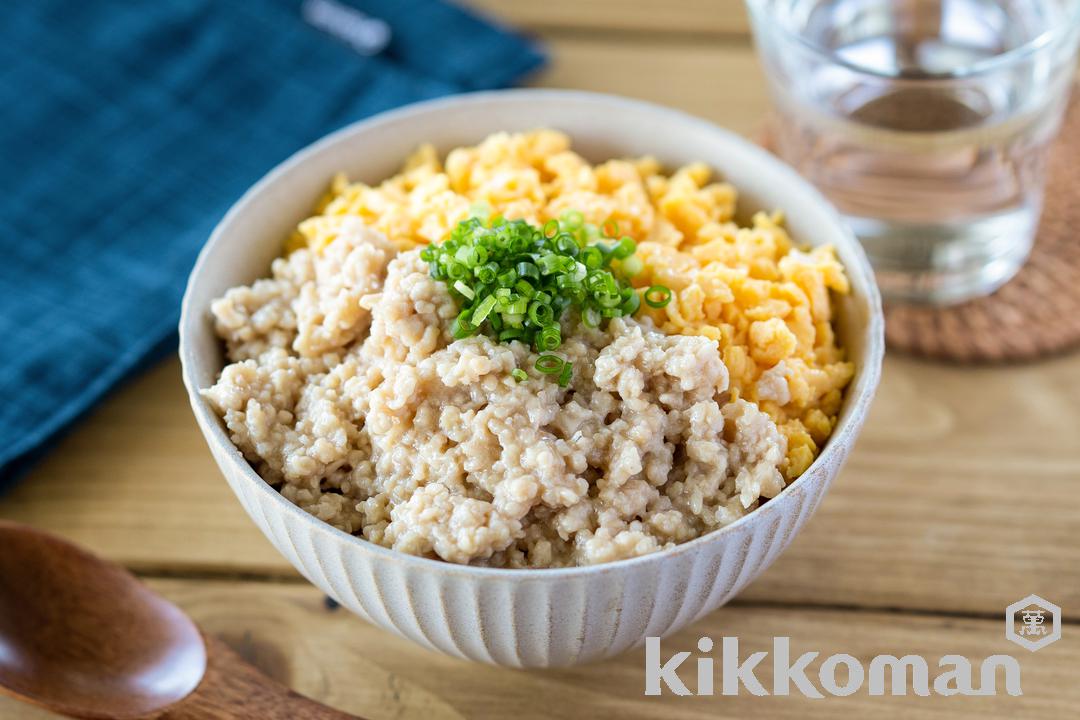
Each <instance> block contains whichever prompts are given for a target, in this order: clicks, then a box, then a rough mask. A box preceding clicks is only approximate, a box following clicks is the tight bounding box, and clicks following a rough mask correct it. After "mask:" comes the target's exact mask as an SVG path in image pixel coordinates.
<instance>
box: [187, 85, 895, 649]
mask: <svg viewBox="0 0 1080 720" xmlns="http://www.w3.org/2000/svg"><path fill="white" fill-rule="evenodd" d="M542 126H543V127H552V128H557V129H560V130H563V131H566V132H567V133H569V134H570V136H571V137H572V139H573V143H574V149H575V150H577V151H578V152H580V153H582V154H583V155H585V156H586V157H587V158H589V159H590V160H592V161H600V160H605V159H608V158H612V157H625V156H635V155H643V154H652V155H655V156H656V157H658V158H659V159H660V160H661V161H662V162H663V163H665V165H668V166H674V165H678V164H680V163H685V162H689V161H692V160H702V161H704V162H706V163H708V164H709V165H710V166H712V167H713V168H716V169H717V170H718V171H719V172H720V174H721V175H722V176H723V177H725V178H726V179H727V180H729V181H731V182H732V183H734V185H735V186H736V187H737V188H738V189H739V191H740V211H741V212H742V211H748V210H754V209H772V208H780V209H782V210H784V211H785V212H786V213H787V217H788V225H789V228H790V230H791V233H792V235H793V236H794V237H795V238H796V240H798V241H801V242H805V243H810V244H813V245H820V244H824V243H832V244H833V245H834V246H835V247H836V249H837V252H838V253H839V256H840V259H841V261H842V262H843V264H844V266H845V267H846V268H847V272H848V276H849V277H850V279H851V286H852V293H851V295H850V297H848V298H845V299H844V300H843V301H842V302H841V303H840V305H839V308H838V311H839V328H840V333H839V337H840V339H841V341H842V342H843V344H844V346H845V347H847V348H848V350H849V351H850V354H851V358H852V359H853V360H854V362H855V365H856V372H855V378H854V381H853V382H852V383H851V386H850V388H849V389H848V391H847V397H846V401H845V403H844V408H843V411H842V413H841V416H840V420H839V423H838V424H837V426H836V430H835V432H834V433H833V436H832V438H831V439H830V440H829V442H828V444H827V445H826V446H825V448H824V450H823V452H822V453H821V455H820V457H818V459H817V461H816V462H814V464H813V465H812V466H811V467H810V469H809V470H807V471H806V473H804V474H803V476H802V477H800V478H799V479H798V480H797V481H796V482H795V483H793V484H792V485H791V486H789V487H788V488H786V489H785V490H784V491H783V492H782V493H781V494H780V495H779V496H777V497H776V498H773V499H772V500H770V501H769V502H768V503H766V504H765V505H764V506H763V507H761V508H760V509H758V510H756V511H755V512H753V513H751V514H749V515H748V516H746V517H744V518H742V519H740V520H738V521H737V522H735V523H733V524H732V525H730V526H728V527H725V528H723V529H721V530H718V531H716V532H713V533H710V534H708V535H705V536H703V537H700V538H697V539H695V540H693V541H691V542H688V543H685V544H683V545H679V546H678V547H675V548H673V549H670V550H665V551H662V552H658V553H655V554H652V555H647V556H644V557H640V558H635V559H631V560H622V561H619V562H613V563H610V564H606V565H598V566H593V567H580V568H567V569H554V570H499V569H487V568H478V567H463V566H460V565H453V564H450V563H444V562H439V561H435V560H427V559H424V558H419V557H413V556H410V555H405V554H402V553H397V552H394V551H392V550H388V549H386V548H383V547H380V546H378V545H374V544H372V543H368V542H366V541H364V540H361V539H359V538H355V537H352V536H350V535H348V534H346V533H344V532H341V531H340V530H337V529H335V528H333V527H331V526H330V525H327V524H326V523H324V522H322V521H320V520H317V519H315V518H314V517H312V516H310V515H308V514H306V513H305V512H303V511H302V510H300V509H299V508H298V507H296V506H295V505H292V504H291V503H289V502H288V501H287V500H285V498H283V497H282V496H281V495H280V494H278V493H277V492H276V491H275V490H274V489H273V488H271V487H270V486H269V485H267V484H266V483H265V482H263V480H262V479H261V478H260V477H259V476H258V475H257V474H256V473H255V472H254V471H253V470H252V469H251V467H250V466H249V465H248V463H247V462H245V460H244V458H243V456H242V455H241V454H240V452H239V451H238V450H237V449H236V448H235V447H234V446H233V444H232V442H231V441H230V440H229V436H228V435H227V434H226V432H225V430H224V427H223V425H222V423H221V422H220V421H219V419H218V418H217V416H216V415H215V414H214V412H213V411H212V410H211V408H210V407H209V405H208V404H207V403H206V402H205V401H204V400H203V399H202V398H201V397H200V396H199V393H198V391H199V389H200V388H206V387H208V386H210V385H211V384H213V382H214V380H215V379H216V377H217V375H218V373H219V372H220V370H221V368H222V348H221V345H220V343H219V342H218V340H217V339H216V337H215V336H214V332H213V328H212V326H211V321H210V317H209V306H210V303H211V301H212V300H213V299H214V298H217V297H219V296H221V295H222V293H224V292H225V290H227V289H228V288H230V287H233V286H235V285H239V284H242V283H249V282H251V281H253V280H255V279H256V278H259V277H263V276H265V275H267V274H268V272H269V268H270V262H271V260H272V259H273V258H274V257H275V256H276V255H277V254H278V253H279V251H280V248H281V243H282V240H283V238H284V237H285V236H286V234H287V233H288V231H289V229H290V228H292V227H293V226H294V225H295V224H296V223H297V222H298V221H299V220H301V219H303V218H304V217H307V216H308V215H309V214H310V210H311V207H312V205H313V204H314V202H315V200H316V199H317V198H318V197H319V196H320V195H321V194H322V193H323V192H324V191H325V188H326V185H327V183H328V181H329V179H330V177H331V176H332V175H333V174H334V173H335V172H337V171H340V170H344V171H345V172H347V173H348V175H349V177H350V178H355V179H361V180H364V181H367V182H376V181H379V180H380V179H382V178H385V177H387V176H389V175H392V174H393V173H394V172H395V171H396V169H397V167H398V166H399V164H400V163H401V162H402V160H403V159H404V158H405V156H406V155H407V154H408V153H409V152H410V151H411V150H412V149H414V147H415V146H417V145H418V144H419V143H421V142H433V143H434V144H435V145H436V147H437V148H438V149H439V150H440V151H443V152H445V151H446V150H448V149H450V148H453V147H455V146H458V145H463V144H473V143H475V142H477V141H479V140H481V139H482V138H484V137H485V136H486V135H488V134H490V133H492V132H496V131H500V130H508V131H513V130H527V129H532V128H536V127H542ZM882 327H883V321H882V315H881V307H880V300H879V297H878V291H877V288H876V286H875V285H874V279H873V274H872V273H871V270H870V267H869V265H868V264H867V261H866V258H865V256H864V255H863V253H862V250H861V249H860V248H859V246H858V244H857V243H856V241H855V240H854V238H853V237H852V235H851V234H850V232H849V231H848V230H847V229H846V227H845V226H844V224H843V223H842V221H841V220H840V218H839V217H838V216H837V214H836V212H835V211H834V210H833V209H832V207H831V206H830V205H829V204H828V203H827V202H826V201H825V200H824V199H823V198H822V197H821V196H820V195H819V194H818V193H817V192H816V191H815V190H814V189H813V188H812V187H810V186H809V185H808V184H807V183H806V182H804V181H803V180H802V179H800V178H799V176H798V175H797V174H796V173H795V172H794V171H793V170H791V169H790V168H789V167H787V166H786V165H784V164H782V163H781V162H780V161H779V160H777V159H775V158H774V157H773V156H772V155H770V154H768V153H767V152H765V151H763V150H761V149H759V148H758V147H756V146H755V145H754V144H752V143H750V142H748V141H747V140H744V139H742V138H740V137H738V136H737V135H734V134H732V133H730V132H727V131H725V130H722V129H720V128H718V127H716V126H715V125H712V124H710V123H708V122H706V121H704V120H700V119H698V118H694V117H691V116H689V115H686V114H683V113H681V112H677V111H674V110H669V109H665V108H662V107H658V106H656V105H651V104H647V103H643V102H637V101H632V100H627V99H623V98H618V97H612V96H606V95H596V94H591V93H583V92H571V91H557V90H515V91H505V92H492V93H479V94H473V95H462V96H458V97H452V98H448V99H444V100H436V101H431V102H425V103H421V104H418V105H411V106H409V107H406V108H403V109H400V110H396V111H393V112H389V113H384V114H382V115H379V116H376V117H374V118H372V119H369V120H366V121H364V122H360V123H357V124H355V125H351V126H349V127H347V128H345V129H343V130H341V131H339V132H336V133H334V134H333V135H330V136H329V137H327V138H325V139H324V140H321V141H320V142H317V143H315V144H314V145H312V146H311V147H309V148H307V149H306V150H303V151H301V152H299V153H297V154H296V155H294V156H293V157H292V158H290V159H289V160H288V161H286V162H285V163H283V164H282V165H280V166H279V167H277V168H276V169H274V170H273V172H271V173H270V174H269V175H267V176H266V177H265V178H263V180H261V181H260V182H259V183H258V184H257V185H255V186H254V187H253V188H252V189H251V190H250V191H248V193H247V194H245V195H244V197H243V198H241V199H240V201H239V202H238V203H237V204H236V205H235V206H234V207H233V208H232V210H230V211H229V213H228V215H226V216H225V218H224V220H222V221H221V224H220V225H218V227H217V229H216V230H215V231H214V234H213V235H212V237H211V238H210V241H209V242H208V243H207V245H206V247H205V248H204V249H203V251H202V254H201V255H200V256H199V260H198V263H197V264H196V266H195V269H194V270H193V271H192V274H191V279H190V282H189V284H188V288H187V293H186V295H185V297H184V306H183V316H182V318H181V321H180V357H181V360H182V362H183V372H184V383H185V385H186V386H187V389H188V393H189V395H190V398H191V405H192V407H193V409H194V411H195V417H196V419H197V420H198V423H199V427H200V428H201V429H202V432H203V434H204V435H205V436H206V440H207V442H208V443H209V445H210V450H211V451H212V452H213V454H214V458H215V459H216V460H217V463H218V465H219V466H220V468H221V471H222V472H223V473H224V475H225V478H226V479H227V480H228V482H229V485H230V486H231V487H232V489H233V492H235V493H236V496H237V497H238V498H239V499H240V502H241V503H242V504H243V506H244V509H245V510H247V512H248V515H250V516H251V519H252V520H254V521H255V524H256V525H258V526H259V528H260V529H261V530H262V531H263V533H264V534H265V535H266V537H268V538H269V539H270V541H271V542H272V543H273V544H274V546H275V547H276V548H277V549H278V550H279V551H280V552H281V554H282V555H284V556H285V557H286V558H287V559H288V560H289V562H291V563H292V564H293V565H295V566H296V568H297V569H298V570H299V571H300V572H301V573H303V574H304V576H305V577H306V578H308V579H309V580H310V581H311V582H313V583H314V584H315V585H317V586H318V587H319V588H320V589H322V590H323V591H324V592H326V593H327V594H328V595H330V596H331V597H333V598H334V599H335V600H337V601H338V602H339V603H341V604H342V605H344V606H345V607H347V608H349V609H350V610H352V611H353V612H355V613H357V614H358V615H360V616H361V617H363V618H365V619H366V620H368V621H370V622H373V623H375V624H377V625H381V626H382V627H384V628H387V629H389V630H392V631H394V632H396V633H398V634H400V635H402V636H404V637H407V638H410V639H412V640H414V641H416V642H418V643H420V644H422V645H425V646H427V647H430V648H434V649H437V650H441V651H443V652H446V653H450V654H452V655H457V656H461V657H466V658H471V659H474V660H481V661H485V662H492V663H498V664H500V665H511V666H518V667H546V666H561V665H571V664H574V663H580V662H587V661H591V660H597V659H600V658H605V657H609V656H612V655H615V654H617V653H620V652H622V651H624V650H627V649H629V648H632V647H634V646H636V645H638V644H640V643H642V642H643V641H644V639H645V637H646V636H653V635H659V636H662V635H664V634H666V633H670V632H674V631H675V630H677V629H679V628H681V627H683V626H684V625H686V624H687V623H690V622H692V621H694V620H695V619H697V618H699V617H701V616H702V615H704V614H705V613H708V612H710V611H711V610H714V609H715V608H717V607H719V606H720V605H723V604H724V603H725V602H727V601H728V600H729V599H731V598H732V597H733V596H734V595H735V594H736V593H738V592H739V590H741V589H742V588H743V587H744V586H745V585H746V584H747V583H749V582H750V581H751V580H753V579H754V578H755V577H757V575H758V574H759V573H761V571H762V570H764V569H765V568H767V567H768V566H769V565H770V564H771V563H772V562H773V560H775V559H776V557H777V555H779V554H780V552H781V551H783V550H784V548H785V547H787V545H788V543H790V542H791V539H792V538H793V537H795V534H796V533H797V532H798V531H799V529H800V528H801V527H802V525H803V523H804V522H806V519H807V518H809V517H810V515H811V514H812V513H813V512H814V509H815V508H816V507H817V505H818V503H819V502H821V499H822V497H823V496H824V495H825V490H826V489H827V488H828V486H829V482H830V481H831V480H832V478H833V477H834V476H835V475H836V473H837V472H838V471H839V469H840V467H841V465H842V464H843V463H844V460H845V458H846V457H847V455H848V452H849V451H850V450H851V447H852V445H853V443H854V442H855V437H856V435H857V434H858V432H859V428H860V427H861V425H862V423H863V419H864V418H865V415H866V411H867V407H868V406H869V404H870V400H871V397H872V396H873V394H874V390H875V387H876V386H877V382H878V375H879V371H880V365H881V357H882V348H883V339H882Z"/></svg>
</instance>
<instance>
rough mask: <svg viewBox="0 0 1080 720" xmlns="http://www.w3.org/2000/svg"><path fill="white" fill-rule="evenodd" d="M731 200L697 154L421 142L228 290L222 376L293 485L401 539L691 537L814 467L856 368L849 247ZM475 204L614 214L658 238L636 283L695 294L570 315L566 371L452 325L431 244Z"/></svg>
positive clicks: (319, 503)
mask: <svg viewBox="0 0 1080 720" xmlns="http://www.w3.org/2000/svg"><path fill="white" fill-rule="evenodd" d="M734 202H735V193H734V190H733V189H732V188H731V187H730V186H727V185H723V184H717V183H713V184H708V183H707V173H706V172H704V171H703V169H702V168H699V167H698V166H690V167H689V168H684V169H683V170H680V171H679V172H678V173H676V174H675V175H673V176H671V177H665V176H663V175H660V174H659V169H658V167H657V165H656V163H655V162H653V161H651V160H649V159H645V160H640V161H635V162H627V161H611V162H608V163H605V164H603V165H600V166H596V167H592V166H590V165H589V164H588V163H586V162H585V161H584V160H582V159H581V158H580V157H578V156H577V155H576V154H574V153H573V152H571V151H570V150H569V146H568V141H567V140H566V138H565V136H563V135H561V134H559V133H555V132H551V131H538V132H535V133H527V134H523V135H513V136H511V135H496V136H492V137H491V138H489V139H488V140H486V141H485V142H484V143H482V144H481V145H480V146H478V147H476V148H462V149H459V150H455V151H453V152H452V153H451V154H450V155H449V157H448V158H447V161H446V166H445V168H444V167H443V166H442V165H440V164H439V163H438V160H437V158H436V156H435V154H434V152H433V151H432V150H430V149H423V150H421V151H420V152H418V153H417V155H415V156H414V157H413V158H412V159H411V160H410V161H409V163H408V166H407V168H406V170H405V171H404V172H403V174H402V175H399V176H396V177H394V178H391V179H390V180H388V181H387V182H385V183H383V184H382V185H380V186H378V187H368V186H364V185H360V184H353V185H350V184H348V183H347V182H345V181H344V179H341V178H339V179H337V180H335V183H334V185H333V188H332V191H331V194H330V196H329V197H328V198H327V199H326V200H325V201H324V202H323V203H322V204H321V206H320V208H319V214H318V215H316V216H315V217H313V218H311V219H309V220H307V221H305V222H304V223H302V224H301V225H300V229H299V232H298V234H297V235H296V236H295V237H294V238H293V240H292V241H291V248H290V249H291V250H292V252H290V254H288V255H287V256H286V257H283V258H280V259H278V260H277V261H275V263H274V266H273V273H272V277H271V278H268V279H263V280H259V281H257V282H255V283H254V284H253V285H252V286H251V287H240V288H234V289H233V290H230V291H229V292H228V293H227V294H226V295H225V297H224V298H222V299H221V300H218V301H217V302H216V303H214V305H213V314H214V318H215V324H216V329H217V332H218V334H219V335H220V336H221V337H222V338H223V339H224V340H225V342H226V349H227V356H228V360H229V361H230V363H231V364H230V365H228V366H227V367H226V368H225V369H224V370H223V372H222V375H221V377H220V379H219V381H218V382H217V384H216V385H214V386H213V387H212V388H210V389H208V390H206V391H204V393H205V395H206V397H207V398H208V399H209V400H210V402H211V403H212V405H213V406H214V408H215V409H216V410H217V411H218V412H219V413H220V414H221V415H222V417H223V418H224V420H225V423H226V425H227V427H228V430H229V432H230V434H231V435H232V438H233V440H234V442H235V443H236V444H237V446H238V447H239V448H240V449H241V450H242V451H243V452H244V454H245V456H246V457H247V458H248V460H249V461H250V462H251V463H252V465H253V466H254V467H255V468H256V470H257V471H258V472H259V473H260V474H261V475H262V476H263V477H264V478H265V479H266V480H267V481H268V482H270V483H271V484H273V485H274V486H275V487H278V488H279V489H280V491H281V492H282V494H283V495H285V497H287V498H288V499H289V500H291V501H292V502H294V503H296V504H297V505H299V506H301V507H302V508H304V509H305V510H307V511H308V512H311V513H312V514H314V515H315V516H317V517H319V518H321V519H323V520H325V521H327V522H329V523H331V524H333V525H335V526H337V527H339V528H341V529H342V530H344V531H346V532H350V533H353V534H356V535H360V536H362V537H364V538H366V539H367V540H370V541H372V542H376V543H379V544H381V545H385V546H387V547H393V548H395V549H397V550H401V551H404V552H409V553H413V554H417V555H426V556H430V557H437V558H442V559H444V560H448V561H451V562H458V563H471V564H477V565H491V566H497V567H557V566H566V565H583V564H590V563H599V562H606V561H611V560H617V559H620V558H626V557H633V556H636V555H641V554H644V553H648V552H653V551H655V550H658V549H660V548H662V547H667V546H669V545H671V544H675V543H679V542H683V541H686V540H689V539H691V538H694V537H697V536H699V535H701V534H702V533H705V532H708V531H710V530H713V529H715V528H718V527H721V526H723V525H725V524H728V523H730V522H732V521H733V520H735V519H737V518H739V517H741V516H742V515H745V514H746V513H747V512H749V511H751V510H753V509H754V508H756V507H757V506H758V505H759V503H760V502H761V500H762V499H763V498H769V497H773V496H774V495H776V494H777V493H778V492H779V491H780V490H781V489H782V488H783V487H784V485H785V480H786V479H787V480H790V479H793V478H794V477H796V476H797V475H798V474H799V473H801V472H802V471H803V470H804V469H805V467H806V466H808V465H809V463H810V462H811V461H812V459H813V457H814V456H815V455H816V453H817V452H818V449H819V448H820V446H821V444H822V443H823V442H824V440H825V439H826V438H827V437H828V434H829V433H830V432H831V430H832V425H833V424H834V422H835V415H836V413H837V412H838V409H839V404H840V393H841V391H842V389H843V387H844V385H845V384H846V383H847V382H848V380H849V379H850V377H851V371H852V368H851V366H850V364H849V363H846V362H845V361H844V359H843V353H842V351H841V350H840V349H838V348H837V346H836V343H835V339H834V337H833V334H832V326H831V324H830V323H831V316H832V311H831V308H830V307H829V305H828V303H829V291H830V290H832V291H836V292H845V291H846V281H845V279H844V276H843V272H842V269H841V268H840V266H839V264H838V263H837V262H836V260H835V258H834V257H833V255H832V251H831V250H830V249H819V250H815V251H813V252H811V253H801V252H800V251H798V250H796V249H794V248H793V246H792V244H791V241H790V240H789V239H788V238H787V236H786V234H785V233H784V231H783V230H782V228H781V227H780V225H779V223H778V221H777V219H776V218H771V217H767V216H764V215H759V216H758V217H756V218H755V221H754V225H753V227H751V228H739V227H737V226H736V225H735V224H734V223H733V222H732V221H731V217H732V216H733V213H734ZM476 203H482V204H484V205H486V206H488V207H490V208H491V209H493V210H494V211H495V212H499V213H502V214H504V215H505V216H507V217H508V218H511V219H514V218H524V219H527V220H529V221H530V222H534V223H536V224H542V223H543V221H544V220H546V219H548V218H550V217H554V216H557V215H558V214H559V213H562V212H563V211H565V210H567V209H574V210H580V211H581V212H582V213H583V214H584V216H585V219H586V220H587V221H589V222H590V223H596V224H599V223H601V222H603V221H604V220H606V219H607V218H609V217H614V218H615V219H616V220H617V221H618V222H619V225H620V227H621V228H622V230H623V233H627V234H631V235H633V236H634V237H635V238H636V239H638V240H639V256H640V257H641V258H642V260H643V261H644V263H645V270H644V272H642V273H641V275H640V276H639V277H637V278H635V284H636V285H647V284H649V283H652V282H663V284H665V285H667V286H668V287H671V288H672V289H673V290H674V291H675V295H674V298H673V301H672V302H671V303H670V304H669V305H668V307H667V308H664V309H662V310H651V309H646V312H642V313H640V315H639V316H638V318H636V319H616V320H612V321H611V322H609V323H608V324H607V326H606V327H604V328H602V329H589V328H586V327H584V326H581V325H580V324H579V321H578V319H577V318H576V317H571V316H570V315H568V316H567V317H566V318H565V321H564V332H563V336H564V344H563V346H562V347H561V348H559V351H558V353H559V354H560V355H562V356H564V357H566V358H567V359H568V360H570V361H572V362H573V363H574V368H575V371H574V378H573V381H572V384H571V386H570V387H569V388H566V389H563V388H560V387H559V386H558V384H556V383H555V382H554V381H553V380H552V379H551V378H549V377H544V376H541V375H540V374H538V373H537V372H535V371H534V370H532V369H531V368H532V365H533V362H534V361H535V358H536V354H535V353H534V352H532V351H531V350H530V348H528V347H526V346H524V345H522V344H521V343H516V342H514V343H509V344H505V343H504V344H499V343H496V342H494V341H492V340H491V339H489V338H487V337H483V336H477V337H470V338H467V339H465V340H458V341H453V339H452V337H451V335H450V333H449V325H450V320H451V319H452V318H453V317H454V316H455V315H456V313H457V308H456V306H455V303H454V301H453V299H452V298H451V297H450V295H449V294H448V292H447V290H446V288H445V286H444V285H443V284H442V283H440V282H438V281H435V280H432V279H431V278H430V277H429V275H428V272H427V266H426V264H425V263H423V262H422V261H421V260H420V259H419V251H418V250H416V249H413V248H416V247H418V246H421V245H423V244H425V243H426V242H429V241H433V240H440V239H441V238H442V237H443V236H444V235H445V234H446V232H448V231H449V230H450V229H451V228H452V227H454V225H456V223H457V222H459V221H460V220H462V219H464V218H465V217H466V216H467V215H468V213H469V212H470V207H471V206H474V205H475V204H476ZM643 308H644V305H643ZM658 328H659V329H658ZM518 367H520V368H528V369H530V371H529V376H530V377H529V379H528V380H527V381H524V382H518V381H517V380H515V379H513V378H512V377H511V375H510V372H511V370H513V369H514V368H518Z"/></svg>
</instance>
